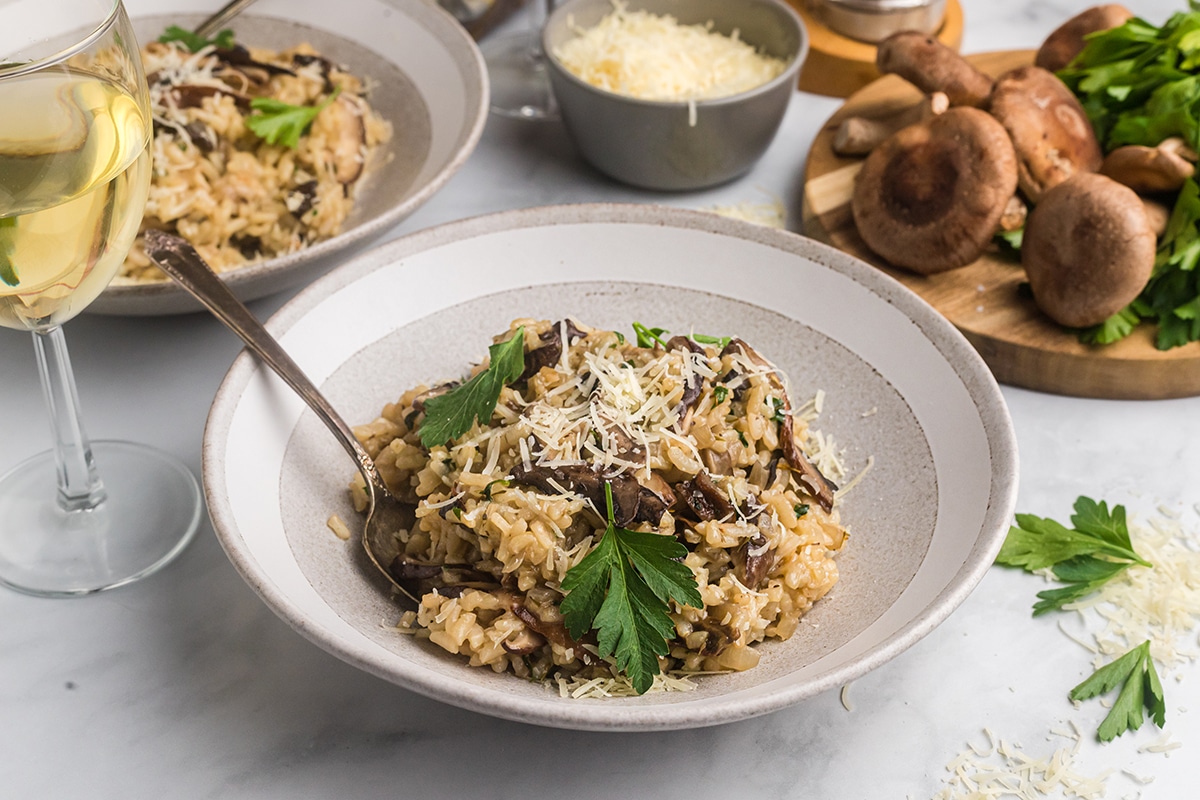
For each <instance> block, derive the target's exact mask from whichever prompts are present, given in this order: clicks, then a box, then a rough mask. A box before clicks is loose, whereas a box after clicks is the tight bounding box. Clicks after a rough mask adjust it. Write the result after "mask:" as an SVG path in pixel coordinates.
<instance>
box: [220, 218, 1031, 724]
mask: <svg viewBox="0 0 1200 800" xmlns="http://www.w3.org/2000/svg"><path fill="white" fill-rule="evenodd" d="M565 315H570V316H573V317H575V318H577V319H578V320H580V321H581V322H585V323H587V324H591V325H596V326H611V327H612V328H613V329H616V330H624V331H627V332H628V331H629V330H630V328H629V326H630V322H631V321H632V320H640V321H642V322H647V323H650V322H652V323H653V324H655V325H661V326H663V327H666V328H668V329H670V330H673V331H687V330H691V329H692V328H693V326H694V327H695V329H697V330H704V331H706V332H710V333H716V332H720V333H722V334H727V335H737V336H741V337H744V338H745V339H746V340H747V341H748V342H750V343H751V344H753V346H754V347H755V348H757V349H758V350H760V351H761V352H762V353H763V354H764V355H766V356H767V357H769V358H772V359H773V360H774V361H775V362H776V363H777V364H778V365H779V366H780V367H782V368H783V369H784V370H785V371H786V372H787V374H788V376H789V378H790V380H791V389H792V394H793V396H794V397H801V398H803V397H810V396H812V395H813V394H814V393H815V392H816V391H818V390H823V391H824V392H825V410H824V412H823V413H822V415H821V417H820V419H819V421H818V427H819V428H820V429H821V430H822V431H823V432H824V433H826V434H828V435H830V436H832V437H833V439H834V440H835V441H836V442H837V444H838V446H839V447H840V448H842V449H844V451H845V462H846V464H847V467H848V471H849V473H850V474H856V473H858V472H860V471H862V470H863V469H865V468H866V467H867V466H868V464H871V466H870V469H869V470H867V472H866V474H865V475H864V476H863V477H862V480H861V482H860V483H858V484H857V485H856V486H855V487H854V488H853V489H852V490H851V491H850V492H849V494H848V495H846V496H845V498H844V500H843V505H842V515H843V516H842V518H843V520H844V521H845V522H846V523H847V524H848V526H849V528H850V530H851V538H850V540H849V543H848V545H847V546H846V547H845V548H844V549H843V551H842V552H841V554H840V555H839V556H838V564H839V570H840V572H841V580H840V581H839V583H838V584H837V586H835V587H834V589H833V591H832V592H831V593H830V594H829V595H828V596H827V597H826V598H824V599H822V600H821V601H820V602H819V603H818V604H817V605H816V607H815V608H814V609H813V610H812V611H811V612H810V613H809V614H808V615H807V616H805V617H804V620H803V621H802V623H801V625H800V628H799V630H798V631H797V632H796V634H795V635H794V636H793V637H792V638H791V639H790V640H788V641H786V642H771V643H766V644H763V645H761V646H760V650H761V653H762V661H761V663H760V664H759V666H757V667H756V668H754V669H752V670H749V671H747V672H743V673H739V674H731V675H714V676H706V677H703V678H700V679H698V680H697V688H696V690H695V691H693V692H690V693H666V694H649V695H646V696H643V697H638V698H625V699H609V700H572V699H565V698H562V697H559V695H558V692H557V690H556V689H554V688H551V687H547V686H543V685H540V684H535V683H529V682H527V681H524V680H521V679H519V678H515V677H513V676H511V675H497V674H495V673H493V672H492V671H491V670H490V669H476V668H472V667H469V666H467V665H466V662H465V661H464V660H460V659H459V658H457V657H453V656H451V655H449V654H447V653H446V652H444V651H443V650H441V649H440V648H438V647H437V646H435V645H432V644H430V643H429V642H427V641H419V640H416V639H414V638H413V637H411V636H406V635H402V634H400V633H397V632H396V631H395V630H394V629H391V628H389V627H388V623H390V622H394V621H395V620H396V619H397V618H398V616H399V614H400V609H399V608H398V607H397V606H396V605H395V604H394V603H393V602H392V600H391V599H390V598H389V592H388V590H387V587H386V586H385V585H384V584H383V582H382V580H381V579H380V577H379V576H378V575H377V574H376V573H375V572H373V571H372V569H371V568H369V567H368V566H367V565H366V563H365V559H364V558H363V556H362V554H361V552H360V548H359V546H358V544H357V543H356V542H355V541H353V540H352V541H350V542H344V541H342V540H340V539H338V538H337V537H335V536H334V534H333V533H331V532H330V530H329V528H328V527H327V526H326V520H327V519H328V518H329V516H330V515H331V514H334V513H336V514H339V515H340V516H341V517H342V518H343V519H344V520H347V521H351V522H353V521H355V520H356V519H357V517H356V516H355V514H354V512H353V511H352V509H351V508H350V505H349V502H348V499H347V496H346V484H347V481H348V480H349V479H350V478H351V477H352V475H353V473H354V466H353V464H352V462H351V460H350V459H349V458H348V457H347V456H346V455H345V453H344V452H343V451H342V450H341V448H340V447H339V445H338V444H337V443H336V442H335V441H334V439H333V438H332V437H331V436H330V434H329V433H328V431H327V430H326V429H325V428H324V427H323V426H322V425H321V423H320V422H319V421H318V420H317V419H316V417H315V416H314V415H313V414H312V413H311V412H309V411H308V410H307V408H306V407H305V406H304V405H303V403H302V402H301V401H300V400H298V399H297V398H296V397H295V396H294V395H293V394H292V393H291V392H290V391H289V390H288V389H287V388H285V387H284V385H283V384H282V383H281V382H279V381H278V380H277V379H275V378H274V376H273V375H271V374H270V373H268V372H267V370H265V369H264V368H262V367H260V365H259V364H258V363H257V362H256V361H255V360H254V359H253V358H252V357H250V356H248V355H242V356H239V357H238V359H237V361H236V362H235V363H234V365H233V367H232V368H231V369H230V371H229V373H228V375H227V376H226V378H225V380H224V382H223V383H222V385H221V387H220V390H219V391H218V393H217V396H216V399H215V401H214V403H213V407H212V411H211V414H210V416H209V420H208V427H207V430H206V432H205V437H204V469H203V473H204V485H205V491H206V495H207V499H208V506H209V512H210V514H211V517H212V521H213V525H214V527H215V529H216V531H217V535H218V536H219V538H220V540H221V543H222V545H223V546H224V547H225V550H226V552H227V553H228V554H229V557H230V559H231V560H232V561H233V563H234V565H235V566H236V567H237V569H238V570H239V571H240V572H241V574H242V575H243V576H244V577H245V579H246V581H247V582H248V583H249V584H250V585H251V586H252V587H253V588H254V590H255V591H257V592H258V593H259V594H260V595H261V596H262V598H263V600H264V601H265V602H266V603H267V604H268V605H269V606H270V607H271V608H272V609H273V610H274V611H275V612H276V613H278V614H279V615H280V616H281V617H283V618H284V619H285V620H286V621H287V622H288V623H290V624H291V625H292V626H294V627H295V628H296V630H298V631H299V632H300V633H301V634H302V635H304V636H306V637H308V638H309V639H311V640H312V641H313V642H315V643H316V644H317V645H319V646H321V647H323V648H325V649H326V650H328V651H329V652H331V653H333V654H335V655H337V656H338V657H339V658H342V659H344V660H345V661H347V662H349V663H351V664H354V665H356V666H358V667H361V668H362V669H364V670H366V671H368V672H370V673H372V674H375V675H378V676H379V677H381V678H383V679H385V680H387V681H392V682H394V683H397V684H399V685H401V686H405V687H407V688H409V689H412V690H414V691H417V692H421V693H423V694H427V695H429V696H431V697H435V698H439V699H441V700H444V701H445V702H447V703H452V704H455V705H458V706H462V707H465V708H471V709H475V710H477V711H480V712H483V713H486V714H493V715H497V716H501V717H506V718H509V719H515V720H521V721H525V722H531V723H537V724H542V725H552V726H560V727H567V728H583V729H596V730H654V729H666V728H685V727H695V726H701V725H712V724H716V723H722V722H728V721H731V720H737V719H741V718H745V717H749V716H753V715H756V714H762V713H765V712H768V711H772V710H774V709H778V708H781V707H783V706H785V705H788V704H790V703H795V702H797V701H800V700H803V699H804V698H807V697H810V696H812V695H814V694H816V693H818V692H822V691H825V690H828V689H832V688H836V687H838V686H839V685H841V684H844V683H845V682H847V681H849V680H852V679H854V678H857V677H859V676H861V675H863V674H864V673H866V672H867V671H868V670H871V669H873V668H875V667H878V666H880V665H882V664H884V663H886V662H887V661H888V660H889V659H891V658H892V657H894V656H896V655H897V654H898V653H900V652H902V651H903V650H905V649H906V648H907V647H909V646H910V645H912V644H913V643H914V642H916V641H918V640H919V639H920V638H921V637H923V636H925V635H926V634H927V633H929V632H930V631H931V630H933V629H934V628H935V627H936V626H937V625H938V624H939V623H940V622H941V621H942V620H944V619H945V618H946V617H947V615H949V614H950V613H951V612H952V611H953V610H954V609H955V608H956V607H957V606H958V605H959V604H960V603H961V602H962V601H963V600H964V599H965V598H966V597H967V595H968V594H969V593H970V591H971V589H972V588H973V587H974V586H975V585H976V583H977V582H978V581H979V580H980V578H982V576H983V575H984V573H985V571H986V570H987V568H988V566H989V565H990V564H991V563H992V560H993V558H994V556H995V554H996V552H997V550H998V549H999V547H1000V544H1001V542H1002V541H1003V538H1004V535H1005V532H1006V531H1007V529H1008V524H1009V521H1010V519H1011V517H1012V512H1013V504H1014V501H1015V497H1016V489H1017V453H1016V445H1015V441H1014V437H1013V430H1012V425H1011V422H1010V419H1009V416H1008V412H1007V409H1006V408H1005V405H1004V401H1003V399H1002V397H1001V394H1000V391H999V389H998V387H997V385H996V383H995V381H994V380H993V379H992V376H991V374H990V373H989V372H988V370H987V367H986V366H985V365H984V363H983V361H982V360H981V359H980V358H979V356H978V355H977V354H976V353H975V351H974V350H973V349H972V348H971V346H970V345H969V344H968V343H967V341H966V340H965V339H964V338H963V337H962V336H961V335H960V334H959V333H958V332H957V331H956V330H955V329H954V328H953V327H951V325H950V324H949V323H947V322H946V320H945V319H944V318H942V317H941V316H940V315H939V314H937V313H936V312H935V311H934V310H933V309H931V308H930V307H929V306H928V305H926V304H925V303H924V302H923V301H921V300H920V299H919V298H917V296H916V295H914V294H913V293H911V292H910V291H908V290H907V289H905V288H904V287H902V286H901V285H900V284H899V283H897V282H896V281H894V280H892V279H891V278H889V277H887V276H885V275H884V274H883V273H881V272H879V271H878V270H876V269H874V268H873V267H871V266H869V265H867V264H864V263H862V262H860V261H857V260H856V259H854V258H852V257H850V256H848V255H845V254H844V253H841V252H838V251H836V250H833V249H831V248H829V247H826V246H824V245H821V244H817V243H815V242H813V241H811V240H809V239H805V238H802V237H800V236H796V235H794V234H790V233H786V232H782V231H779V230H775V229H769V228H764V227H759V226H755V225H751V224H749V223H744V222H739V221H735V220H730V219H725V218H723V217H718V216H715V215H712V214H707V213H703V212H690V211H682V210H676V209H667V208H656V207H646V206H636V207H635V206H609V205H585V206H564V207H553V208H543V209H531V210H525V211H516V212H508V213H503V214H497V215H492V216H486V217H480V218H477V219H471V220H466V221H463V222H456V223H452V224H448V225H443V226H439V227H436V228H432V229H429V230H425V231H421V232H419V233H415V234H412V235H409V236H407V237H404V238H402V239H398V240H396V241H394V242H389V243H388V244H386V245H383V246H380V247H379V248H377V249H375V250H373V251H371V252H369V253H366V254H363V255H361V256H359V257H358V258H356V259H355V260H354V261H352V262H350V263H348V264H346V265H344V266H342V267H340V268H339V269H337V270H336V271H334V272H332V273H330V274H329V275H328V276H326V277H324V278H322V279H321V280H319V281H318V282H317V283H315V284H314V285H313V286H310V287H309V288H308V289H306V290H305V291H303V292H302V293H301V294H300V295H298V296H297V297H296V298H295V299H294V300H293V301H292V302H290V303H289V304H288V305H287V306H285V307H284V308H283V309H282V310H281V311H280V312H279V313H278V314H276V315H275V317H273V318H272V319H271V321H270V323H269V325H268V327H269V328H270V329H271V330H272V331H273V332H274V333H275V334H276V335H277V336H278V337H280V339H281V340H282V343H283V346H284V347H285V348H286V349H287V350H288V351H289V352H291V353H292V355H293V356H295V358H296V360H297V361H298V362H299V363H300V365H301V366H302V367H303V368H304V369H305V370H306V371H307V372H308V374H309V375H310V376H311V377H312V378H313V379H314V381H315V382H316V383H317V384H318V385H320V386H321V387H322V389H323V391H324V392H325V393H326V395H327V396H328V397H329V398H330V400H331V401H332V402H333V404H334V405H335V406H336V407H338V408H339V409H340V410H341V411H342V413H343V415H344V416H345V417H346V419H347V420H349V421H350V422H351V423H352V424H353V423H356V422H366V421H369V420H371V419H374V418H375V417H376V416H377V414H378V413H379V410H380V409H381V408H382V407H383V405H384V404H385V403H387V402H390V401H394V400H395V399H396V398H397V397H399V395H400V393H401V392H402V391H403V390H405V389H406V388H408V387H410V386H412V385H415V384H417V383H419V382H422V381H430V380H436V379H439V378H442V377H446V376H450V375H455V374H459V373H460V372H461V370H462V369H464V368H465V367H466V366H467V365H468V364H470V363H472V362H473V361H477V360H478V359H479V358H480V357H481V356H482V355H483V354H484V352H485V351H486V344H487V343H488V342H489V341H490V338H489V337H490V336H492V335H493V334H494V333H496V332H498V331H503V330H505V329H507V327H508V324H509V322H510V321H511V320H512V319H514V318H516V317H524V316H532V317H545V318H554V319H558V318H561V317H562V316H565ZM350 321H353V324H348V323H349V322H350ZM379 691H380V692H387V691H389V687H388V686H387V685H386V684H384V683H382V682H381V683H380V685H379Z"/></svg>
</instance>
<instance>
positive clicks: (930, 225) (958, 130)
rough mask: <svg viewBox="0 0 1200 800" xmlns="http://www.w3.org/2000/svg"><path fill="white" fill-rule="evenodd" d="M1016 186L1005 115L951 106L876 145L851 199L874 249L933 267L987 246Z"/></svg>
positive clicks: (908, 265)
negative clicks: (1000, 117) (997, 116)
mask: <svg viewBox="0 0 1200 800" xmlns="http://www.w3.org/2000/svg"><path fill="white" fill-rule="evenodd" d="M1016 186H1017V164H1016V157H1015V155H1014V153H1013V146H1012V143H1011V142H1010V141H1009V138H1008V134H1007V133H1006V132H1005V130H1004V128H1003V127H1002V126H1001V125H1000V123H998V122H997V121H996V120H994V119H993V118H992V117H991V116H989V115H988V114H987V113H986V112H984V111H980V110H979V109H976V108H969V107H960V108H951V109H950V110H949V111H946V112H945V113H943V114H939V115H938V116H935V117H933V118H931V119H929V120H927V121H926V122H923V123H919V124H917V125H911V126H909V127H907V128H904V129H902V130H900V131H898V132H897V133H895V134H894V135H893V136H891V138H889V139H887V140H886V141H885V142H883V144H881V145H879V146H878V147H876V148H875V149H874V150H873V151H872V152H871V154H870V155H869V156H867V159H866V161H864V162H863V167H862V170H861V171H860V172H859V173H858V176H857V178H856V179H855V183H854V192H853V194H852V196H851V201H850V207H851V211H852V212H853V214H854V221H855V224H856V225H857V227H858V231H859V234H860V235H861V236H862V238H863V241H865V242H866V243H867V246H868V247H870V248H871V250H873V251H874V252H875V253H877V254H878V255H880V256H883V257H884V258H885V259H887V260H888V261H889V262H891V263H892V264H895V265H896V266H898V267H903V268H905V269H908V270H911V271H913V272H917V273H920V274H925V275H928V274H933V273H937V272H944V271H946V270H950V269H955V268H957V267H963V266H966V265H967V264H970V263H971V262H973V261H975V260H976V259H977V258H979V256H980V255H982V254H983V251H984V249H985V248H986V247H987V246H988V244H989V242H991V239H992V236H993V235H994V234H995V232H996V230H997V228H998V226H999V223H1000V218H1001V216H1002V215H1003V214H1004V211H1005V208H1006V207H1007V206H1008V202H1009V200H1010V199H1011V198H1012V196H1013V192H1015V191H1016Z"/></svg>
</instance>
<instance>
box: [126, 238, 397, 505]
mask: <svg viewBox="0 0 1200 800" xmlns="http://www.w3.org/2000/svg"><path fill="white" fill-rule="evenodd" d="M145 248H146V255H148V256H149V257H150V259H151V260H152V261H153V262H154V263H155V264H157V265H158V267H159V268H160V269H161V270H162V271H163V272H165V273H167V274H168V275H170V276H171V277H172V278H173V279H175V281H176V282H178V283H179V284H180V285H181V286H183V288H185V289H187V290H188V291H189V292H191V294H192V295H193V296H194V297H195V298H196V299H197V300H199V301H200V302H201V303H203V304H204V305H205V306H206V307H207V308H208V310H209V311H211V312H212V313H213V314H214V315H216V317H217V318H218V319H219V320H221V321H222V322H224V323H225V325H227V326H228V327H229V328H230V329H231V330H232V331H233V332H234V333H236V334H237V335H238V336H240V337H241V339H242V341H243V342H245V343H246V347H248V348H249V349H250V350H251V351H252V352H253V353H254V354H255V355H257V356H258V357H259V358H260V359H262V361H263V363H265V364H266V365H267V366H268V367H270V368H271V369H272V370H274V371H275V374H276V375H278V376H279V377H280V378H282V379H283V380H284V382H285V383H287V385H288V386H290V387H292V389H293V390H294V391H295V392H296V394H298V395H300V399H302V400H303V401H304V402H305V403H307V404H308V406H309V408H311V409H312V410H313V411H314V412H315V413H316V415H317V417H319V418H320V420H321V421H322V422H324V423H325V425H326V426H327V427H328V428H329V430H331V431H332V432H333V434H334V436H336V437H337V439H338V441H340V442H341V443H342V446H343V447H344V448H346V452H347V453H349V454H350V457H351V458H353V459H354V460H355V461H356V462H358V468H359V469H360V470H361V471H362V473H363V477H365V478H366V479H367V480H368V481H369V482H371V483H372V484H374V485H376V486H379V485H382V481H381V480H380V478H379V473H378V472H376V470H375V462H374V461H373V460H372V459H371V456H369V455H368V454H367V451H366V450H364V449H363V447H362V445H360V444H359V443H358V439H357V438H356V437H355V436H354V433H353V432H352V431H351V430H350V426H349V425H347V424H346V422H345V420H343V419H342V418H341V416H340V415H339V414H338V413H337V411H335V410H334V408H333V406H332V405H330V404H329V401H328V400H326V399H325V397H324V396H323V395H322V394H321V392H320V390H319V389H317V387H316V386H314V385H313V383H312V381H310V380H309V379H308V376H307V375H305V374H304V371H303V370H301V369H300V366H299V365H298V364H296V362H295V361H293V360H292V357H291V356H289V355H288V354H287V351H285V350H284V349H283V347H281V346H280V344H279V342H278V341H276V340H275V337H273V336H271V334H270V333H268V332H267V329H266V328H264V327H263V326H262V323H260V322H259V321H258V320H257V319H255V317H254V315H253V314H251V313H250V309H248V308H246V306H245V305H243V304H242V301H241V300H238V299H237V298H236V297H234V295H233V292H231V291H230V290H229V287H228V286H226V285H225V283H224V282H223V281H222V280H221V279H220V278H218V277H217V275H216V273H214V272H213V271H212V269H211V268H210V267H209V266H208V264H206V263H204V259H202V258H201V257H200V254H199V253H197V252H196V250H195V248H194V247H192V246H191V245H190V244H188V243H187V242H186V241H184V240H183V239H180V238H179V237H177V236H172V235H171V234H169V233H164V232H162V231H159V230H154V229H150V230H147V231H146V233H145Z"/></svg>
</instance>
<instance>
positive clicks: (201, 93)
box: [171, 83, 250, 110]
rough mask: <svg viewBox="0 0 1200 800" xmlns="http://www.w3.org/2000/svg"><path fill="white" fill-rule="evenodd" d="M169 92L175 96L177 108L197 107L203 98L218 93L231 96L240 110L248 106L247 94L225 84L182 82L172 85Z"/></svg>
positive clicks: (214, 95)
mask: <svg viewBox="0 0 1200 800" xmlns="http://www.w3.org/2000/svg"><path fill="white" fill-rule="evenodd" d="M171 94H172V95H173V96H174V98H175V105H177V106H178V107H179V108H199V107H200V105H201V103H203V102H204V98H206V97H216V96H217V95H219V94H223V95H226V96H228V97H232V98H233V102H234V104H236V105H237V107H238V108H240V109H242V110H245V109H248V108H250V98H249V97H248V96H247V95H245V94H242V93H241V92H236V91H234V90H233V89H231V88H229V87H227V86H210V85H208V84H196V83H184V84H180V85H179V86H174V87H172V88H171Z"/></svg>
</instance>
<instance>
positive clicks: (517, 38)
mask: <svg viewBox="0 0 1200 800" xmlns="http://www.w3.org/2000/svg"><path fill="white" fill-rule="evenodd" d="M528 5H529V9H530V10H529V14H528V19H529V29H528V30H526V31H522V32H520V33H514V34H509V35H507V36H495V37H488V38H487V39H485V40H484V41H483V43H482V44H481V45H480V48H479V49H480V50H481V51H483V60H484V61H485V62H486V63H487V68H488V86H489V91H490V92H491V98H492V100H491V110H492V113H493V114H499V115H500V116H502V117H512V118H515V119H544V120H554V119H558V105H557V104H556V103H555V102H554V93H553V92H552V91H551V90H550V77H549V76H548V75H547V74H546V54H545V52H544V51H543V50H542V26H543V25H545V23H546V18H547V17H548V16H549V15H550V12H551V11H553V10H554V0H532V2H530V3H529V4H528Z"/></svg>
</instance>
